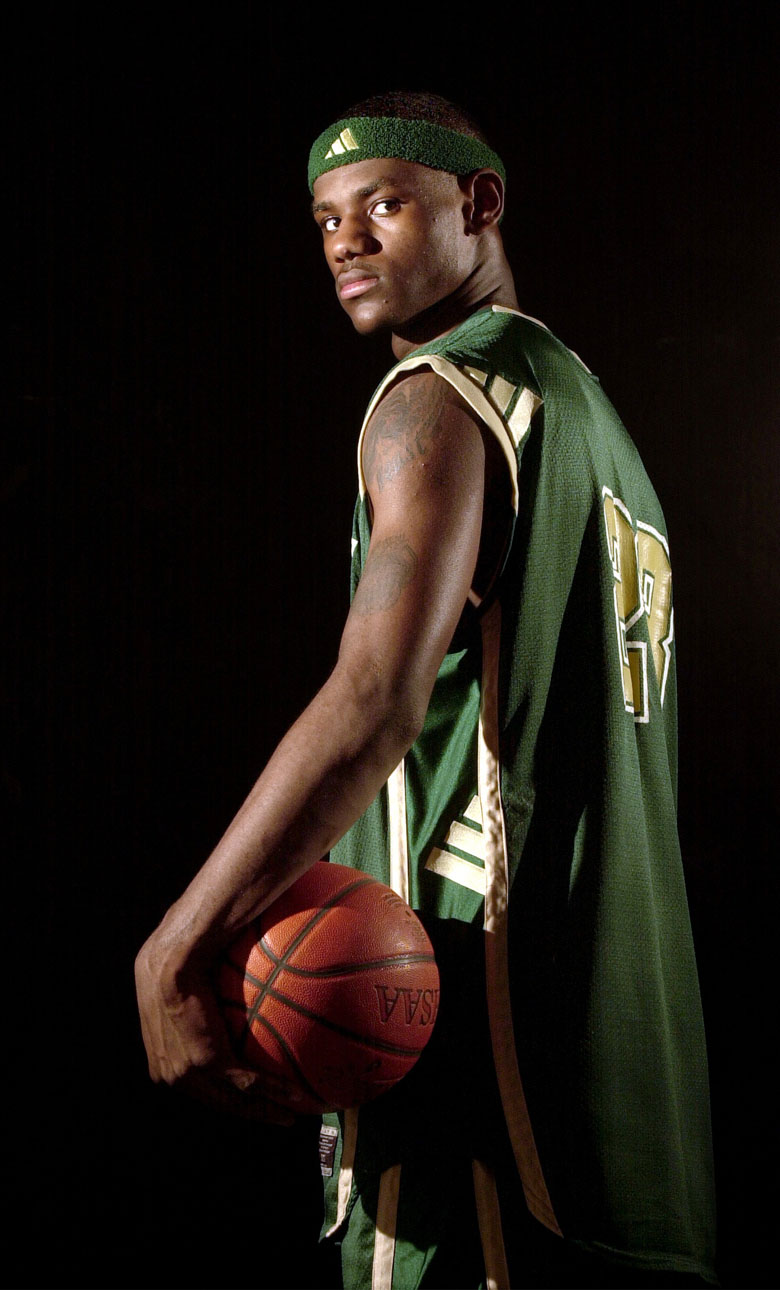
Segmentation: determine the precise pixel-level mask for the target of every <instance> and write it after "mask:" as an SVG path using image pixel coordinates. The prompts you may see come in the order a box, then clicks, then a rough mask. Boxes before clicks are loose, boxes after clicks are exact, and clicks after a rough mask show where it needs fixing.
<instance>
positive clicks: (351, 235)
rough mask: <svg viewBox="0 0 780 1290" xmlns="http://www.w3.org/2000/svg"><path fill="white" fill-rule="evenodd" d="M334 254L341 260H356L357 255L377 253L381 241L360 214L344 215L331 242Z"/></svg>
mask: <svg viewBox="0 0 780 1290" xmlns="http://www.w3.org/2000/svg"><path fill="white" fill-rule="evenodd" d="M331 246H332V248H333V254H334V255H335V257H336V259H337V260H339V261H342V262H344V261H348V260H354V259H355V258H356V257H357V256H363V255H375V254H376V252H377V251H379V250H380V249H381V248H380V243H379V242H378V241H377V239H376V237H375V236H374V234H373V233H372V231H371V229H370V227H369V226H368V224H367V223H366V221H365V220H364V219H363V218H362V216H360V215H343V216H342V217H341V220H340V222H339V226H338V228H337V229H336V235H335V237H334V238H333V241H332V242H331Z"/></svg>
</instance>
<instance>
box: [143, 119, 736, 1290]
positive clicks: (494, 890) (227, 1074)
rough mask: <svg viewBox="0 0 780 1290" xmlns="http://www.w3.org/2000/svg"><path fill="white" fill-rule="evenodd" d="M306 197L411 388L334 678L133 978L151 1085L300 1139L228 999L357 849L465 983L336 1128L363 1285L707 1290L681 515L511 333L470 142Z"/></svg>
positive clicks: (420, 129) (381, 443)
mask: <svg viewBox="0 0 780 1290" xmlns="http://www.w3.org/2000/svg"><path fill="white" fill-rule="evenodd" d="M309 178H310V185H311V186H312V189H313V195H314V204H313V212H314V216H315V219H316V221H317V223H318V225H319V226H320V229H321V232H322V238H323V245H324V250H325V257H326V261H327V263H328V267H329V268H330V270H331V272H332V274H333V276H334V279H335V287H336V294H337V299H338V301H339V303H340V305H341V307H342V308H344V309H345V311H346V312H347V314H348V315H349V317H350V318H351V320H352V323H353V325H354V327H355V328H356V330H357V331H358V332H360V333H365V334H368V333H371V332H374V331H376V330H378V329H382V330H387V331H389V332H390V334H391V343H392V349H393V353H394V355H395V358H396V360H397V363H396V366H395V367H394V368H393V369H392V371H391V372H390V373H389V375H388V376H387V378H386V379H385V381H383V383H382V384H381V386H380V387H379V390H378V391H377V392H376V394H375V395H374V398H373V399H372V401H371V404H370V406H369V409H368V412H367V414H366V419H365V422H364V426H363V431H362V434H361V439H360V450H359V489H360V495H359V499H358V504H357V508H356V515H355V528H354V533H353V589H354V596H353V601H352V606H351V609H350V613H349V617H348V619H347V623H346V626H345V629H344V634H343V638H342V643H341V649H340V653H339V659H338V663H337V665H336V667H335V669H334V671H333V673H332V675H331V676H330V678H329V680H328V681H327V682H326V684H325V685H324V686H323V688H322V690H321V691H320V692H319V693H318V694H317V695H316V696H315V698H314V699H313V700H312V702H311V704H310V705H309V707H308V708H307V709H306V711H305V712H304V714H303V715H302V717H301V718H300V719H299V720H298V721H297V722H296V724H295V725H294V726H293V727H292V729H291V730H290V731H289V733H288V734H287V735H286V737H285V739H284V740H283V741H282V743H281V744H280V746H279V748H278V749H277V751H276V753H275V754H274V756H273V757H272V759H271V761H270V762H269V764H268V766H267V767H266V769H265V771H264V772H263V774H262V775H261V777H260V779H259V780H258V782H257V784H256V785H255V787H254V789H253V790H252V793H251V794H250V796H249V798H248V799H247V801H246V803H245V804H244V806H243V807H242V809H241V811H240V812H239V814H238V816H237V817H236V819H235V820H234V821H233V823H232V824H231V825H230V827H229V829H228V830H227V832H226V834H225V836H224V838H223V839H222V841H221V842H220V843H219V845H218V847H217V848H216V850H215V851H214V853H213V854H212V856H211V857H210V858H209V860H208V861H207V863H206V865H205V866H204V867H203V869H201V871H200V872H199V873H198V874H197V875H196V877H195V878H194V879H193V881H192V883H191V884H190V886H189V887H188V889H187V891H186V892H185V893H184V895H183V896H182V897H181V899H180V900H179V901H178V902H177V903H176V904H175V905H174V906H173V907H172V909H171V910H170V911H169V912H168V914H167V915H166V917H165V919H164V920H163V922H162V924H161V926H160V927H159V928H158V930H157V931H156V932H155V933H154V935H153V936H152V937H151V938H150V940H149V941H148V942H147V944H146V945H145V946H144V948H143V949H142V951H141V953H140V955H139V958H138V963H137V979H138V990H139V1001H140V1008H141V1016H142V1025H143V1031H144V1038H145V1041H146V1045H147V1050H148V1053H149V1062H150V1070H151V1074H152V1077H153V1078H155V1079H164V1080H167V1081H168V1082H174V1081H176V1080H180V1079H184V1080H188V1081H190V1082H193V1081H199V1082H201V1083H202V1084H204V1085H205V1086H207V1087H211V1088H214V1087H216V1086H218V1085H219V1083H220V1081H221V1082H222V1083H223V1085H224V1082H225V1081H232V1082H233V1083H234V1084H237V1085H239V1087H245V1097H246V1098H247V1099H248V1100H249V1101H251V1102H252V1103H253V1104H254V1103H255V1102H257V1103H258V1104H259V1105H260V1106H261V1108H263V1109H264V1110H265V1113H266V1114H268V1115H269V1116H272V1115H273V1114H274V1111H273V1101H272V1099H273V1091H274V1090H273V1088H272V1087H270V1086H268V1085H265V1086H264V1087H263V1088H260V1085H259V1081H258V1080H257V1079H254V1080H253V1077H251V1076H250V1075H249V1074H248V1073H247V1072H244V1071H240V1070H237V1069H236V1063H235V1060H234V1059H233V1058H232V1057H231V1055H230V1052H229V1048H228V1044H227V1040H226V1037H225V1033H224V1030H223V1028H222V1026H221V1023H220V1021H219V1018H218V1016H217V1013H216V1008H215V1004H214V1000H213V998H212V996H211V993H210V991H209V988H208V973H209V969H210V966H211V964H212V963H213V961H214V958H215V956H216V955H217V954H218V953H219V951H220V950H221V948H222V947H223V946H224V945H225V944H226V943H228V942H229V941H230V940H231V939H232V938H233V937H234V936H235V934H236V932H237V931H238V929H239V928H240V927H242V926H243V925H245V924H246V923H247V922H248V921H249V920H250V919H252V918H254V917H255V916H256V915H257V914H258V912H259V911H260V910H261V909H262V908H264V907H265V906H266V905H267V904H268V903H270V902H271V901H272V900H273V899H274V898H275V897H276V896H277V895H278V894H279V893H280V891H282V890H283V889H284V888H285V887H287V886H289V884H290V883H292V882H293V881H294V880H295V879H296V878H297V877H298V876H299V875H300V874H301V873H302V872H303V871H304V870H305V869H306V868H307V867H308V866H309V865H311V864H312V863H314V862H315V861H316V860H318V859H319V858H320V857H321V856H322V855H324V854H325V853H327V852H328V851H331V852H332V855H333V858H334V859H337V860H339V861H340V862H342V863H347V864H351V865H354V866H357V867H360V868H362V869H365V870H368V871H370V872H372V873H375V874H376V875H377V876H379V877H381V878H382V879H383V880H384V881H387V882H390V883H391V884H392V885H393V886H394V887H395V889H396V890H397V891H398V892H399V893H400V894H401V895H402V896H404V898H405V899H407V900H408V901H409V902H410V903H411V904H412V905H413V906H414V907H415V908H416V909H418V910H419V911H420V914H421V916H422V917H423V919H424V921H425V923H426V926H427V927H428V930H429V932H430V934H431V937H432V940H433V942H434V946H435V948H436V953H437V958H438V961H439V966H440V972H441V978H442V1004H441V1011H440V1015H439V1019H438V1021H437V1026H436V1030H435V1032H434V1036H433V1039H432V1040H431V1043H430V1044H429V1046H428V1048H427V1049H426V1050H425V1053H424V1054H423V1057H422V1058H421V1060H420V1062H419V1063H418V1065H417V1066H416V1067H415V1069H414V1070H413V1072H412V1073H411V1074H410V1075H409V1076H408V1077H407V1078H406V1079H405V1080H403V1081H402V1082H401V1084H400V1085H399V1086H398V1087H397V1088H396V1089H395V1090H393V1091H392V1092H391V1093H390V1094H387V1095H385V1096H384V1097H382V1098H380V1099H379V1100H378V1101H377V1102H375V1103H373V1104H369V1105H368V1106H367V1107H365V1108H363V1109H362V1110H361V1111H360V1112H359V1113H358V1112H350V1113H347V1114H346V1115H345V1116H343V1117H341V1119H340V1120H337V1119H335V1118H332V1119H331V1121H330V1123H329V1126H328V1128H329V1130H330V1135H329V1136H328V1137H327V1141H328V1142H329V1143H332V1144H334V1146H335V1150H334V1153H333V1154H334V1169H333V1175H332V1183H331V1185H330V1187H329V1192H328V1195H327V1197H326V1223H325V1230H326V1232H327V1233H328V1234H330V1235H331V1236H332V1237H333V1238H334V1239H337V1240H341V1242H342V1257H343V1266H344V1276H345V1284H346V1285H347V1286H355V1287H361V1286H368V1285H372V1286H374V1287H377V1288H378V1287H396V1290H398V1288H399V1287H416V1286H418V1285H426V1286H448V1287H456V1286H476V1285H479V1284H484V1283H486V1284H488V1285H491V1286H509V1285H510V1284H511V1285H513V1286H519V1285H535V1286H540V1285H585V1284H594V1285H602V1286H603V1285H607V1284H615V1285H618V1284H619V1285H623V1286H625V1285H628V1284H633V1285H642V1284H646V1285H660V1284H670V1285H681V1284H699V1281H700V1279H704V1280H713V1279H714V1274H713V1271H712V1239H713V1238H712V1203H711V1186H712V1178H711V1172H712V1171H711V1162H710V1145H709V1110H708V1093H707V1073H706V1059H705V1051H704V1037H703V1031H702V1023H701V1012H700V1004H699V996H698V986H697V981H696V969H695V963H694V959H693V952H692V946H691V937H690V926H689V921H688V915H687V907H686V902H685V891H684V883H683V875H682V867H681V862H680V854H679V845H678V841H677V830H676V822H675V809H676V808H675V791H676V790H675V780H676V762H675V759H676V733H675V725H676V707H675V704H676V695H675V679H674V654H673V649H674V619H673V612H672V601H671V567H670V561H669V549H668V543H667V538H666V530H665V524H664V518H663V514H662V511H661V508H660V506H659V504H658V501H657V498H656V496H655V494H654V492H653V490H652V487H651V485H650V483H649V480H648V479H647V476H646V473H645V471H644V469H643V467H642V464H641V462H640V460H639V458H638V455H637V453H636V450H635V448H634V446H633V444H632V443H631V441H630V439H629V438H628V436H627V434H626V432H625V430H624V429H623V427H622V425H621V423H620V421H619V420H618V418H617V416H616V414H615V412H614V410H613V409H612V407H611V405H610V404H609V402H608V400H607V399H606V398H605V396H604V394H603V393H602V391H601V389H600V386H599V385H598V382H597V381H596V379H595V378H594V377H593V376H592V375H591V374H590V373H589V372H588V370H587V369H586V368H585V367H584V366H583V364H582V363H581V362H580V361H579V360H578V359H577V358H576V357H575V356H574V355H573V354H572V353H571V352H570V351H569V350H567V349H566V348H565V347H564V346H563V345H562V344H560V342H559V341H557V340H556V339H555V338H554V337H553V336H552V335H551V334H550V333H549V331H547V329H546V328H545V327H543V326H542V324H540V323H538V322H536V321H535V320H533V319H530V318H528V317H527V316H525V315H524V314H522V313H520V311H519V309H518V304H517V299H516V296H515V290H514V284H513V279H512V274H511V271H510V268H509V265H508V263H507V260H506V258H505V255H504V251H503V245H502V239H501V234H500V230H499V221H500V218H501V214H502V211H503V200H504V179H505V176H504V170H503V166H502V163H501V161H500V159H499V158H498V156H497V155H496V154H495V153H494V152H493V151H492V149H491V148H490V147H489V146H488V144H487V143H486V141H485V140H484V139H483V138H482V136H481V135H480V134H479V132H478V131H477V130H476V128H475V127H474V126H473V125H472V123H471V122H470V121H469V120H468V119H467V118H465V117H464V116H463V115H462V114H461V113H459V112H458V111H457V110H456V109H453V108H452V107H451V106H450V105H448V104H446V103H444V102H443V101H441V100H438V99H436V98H434V97H433V96H430V95H397V94H394V95H387V96H382V97H380V98H378V99H375V100H370V101H369V102H368V103H366V104H363V105H361V106H359V107H358V108H355V109H353V110H351V111H350V112H349V113H348V114H347V116H346V117H345V118H343V119H342V120H340V121H338V122H336V123H334V125H333V126H331V127H329V129H328V130H326V131H324V133H323V134H322V135H320V137H319V138H318V139H317V141H316V142H315V144H314V146H313V148H312V151H311V157H310V164H309ZM250 1084H251V1087H249V1085H250ZM269 1095H270V1099H271V1100H270V1101H268V1102H267V1103H266V1102H265V1101H264V1099H265V1098H266V1096H269ZM334 1131H335V1135H337V1136H334ZM664 1276H666V1277H667V1280H666V1281H664Z"/></svg>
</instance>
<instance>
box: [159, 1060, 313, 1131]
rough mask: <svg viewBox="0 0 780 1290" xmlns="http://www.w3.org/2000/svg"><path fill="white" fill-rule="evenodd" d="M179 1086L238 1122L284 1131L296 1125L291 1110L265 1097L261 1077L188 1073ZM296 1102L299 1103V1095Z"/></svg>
mask: <svg viewBox="0 0 780 1290" xmlns="http://www.w3.org/2000/svg"><path fill="white" fill-rule="evenodd" d="M247 1081H248V1082H247ZM181 1086H182V1087H183V1088H184V1089H186V1091H187V1092H188V1093H189V1095H190V1096H191V1097H194V1098H195V1099H196V1100H197V1101H198V1102H202V1103H205V1104H206V1105H208V1106H210V1107H212V1108H214V1109H217V1110H221V1111H227V1112H229V1113H230V1114H231V1115H237V1116H239V1117H240V1118H241V1119H245V1120H255V1121H260V1122H262V1123H265V1124H278V1125H283V1126H286V1127H290V1126H291V1125H294V1124H295V1123H296V1121H297V1116H296V1115H295V1113H294V1111H293V1110H292V1109H291V1107H290V1106H285V1105H282V1103H280V1102H275V1101H274V1100H273V1098H272V1097H270V1096H268V1094H267V1093H266V1091H265V1089H264V1088H263V1086H262V1080H261V1077H259V1076H257V1074H256V1073H255V1072H252V1071H244V1070H233V1071H229V1072H227V1071H226V1072H224V1073H223V1074H221V1075H216V1074H213V1073H208V1074H207V1073H206V1072H203V1071H199V1072H191V1073H190V1074H188V1075H187V1076H186V1077H185V1078H184V1079H183V1080H182V1081H181ZM296 1098H297V1100H299V1095H296Z"/></svg>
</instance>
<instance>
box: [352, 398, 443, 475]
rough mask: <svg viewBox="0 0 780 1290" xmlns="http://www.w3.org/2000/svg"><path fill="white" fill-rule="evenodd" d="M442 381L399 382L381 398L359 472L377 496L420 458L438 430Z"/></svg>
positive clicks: (364, 443)
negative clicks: (362, 473)
mask: <svg viewBox="0 0 780 1290" xmlns="http://www.w3.org/2000/svg"><path fill="white" fill-rule="evenodd" d="M442 386H443V382H442V381H439V380H436V381H426V382H425V383H424V384H422V385H421V384H420V383H419V382H418V381H415V380H414V379H409V380H405V381H401V382H400V383H399V384H398V385H397V386H396V387H395V388H394V389H392V390H391V391H390V393H389V394H387V395H386V396H385V398H384V399H382V401H381V403H380V404H379V406H378V407H377V409H376V411H375V412H374V414H373V416H372V417H371V421H370V422H369V425H368V429H367V431H366V435H365V438H364V440H363V469H364V471H365V475H366V480H367V481H368V484H369V486H370V487H372V488H376V489H377V491H378V492H380V493H381V491H382V489H383V488H384V486H385V484H387V483H388V482H389V481H390V480H391V479H393V478H394V477H395V476H396V475H397V474H398V472H399V471H401V470H403V468H404V466H408V465H410V464H411V462H413V461H415V460H416V459H417V458H418V457H424V456H425V454H426V452H427V451H428V449H429V447H430V445H431V443H432V442H433V440H434V439H435V438H436V436H437V434H439V432H440V429H441V412H442V408H443V407H444V389H443V388H442Z"/></svg>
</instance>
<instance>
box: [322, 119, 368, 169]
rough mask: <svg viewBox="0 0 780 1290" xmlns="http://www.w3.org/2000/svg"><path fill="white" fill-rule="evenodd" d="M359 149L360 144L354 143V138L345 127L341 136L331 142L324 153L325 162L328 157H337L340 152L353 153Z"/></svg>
mask: <svg viewBox="0 0 780 1290" xmlns="http://www.w3.org/2000/svg"><path fill="white" fill-rule="evenodd" d="M359 147H360V144H359V143H356V142H355V136H354V134H353V133H352V131H351V130H350V128H349V126H347V128H346V130H342V131H341V134H339V135H337V136H336V138H335V139H334V140H333V143H332V144H331V145H330V147H329V148H328V151H327V152H326V153H325V160H326V161H327V160H328V158H329V157H338V156H339V155H340V154H341V153H342V152H355V151H356V150H357V149H358V148H359Z"/></svg>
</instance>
